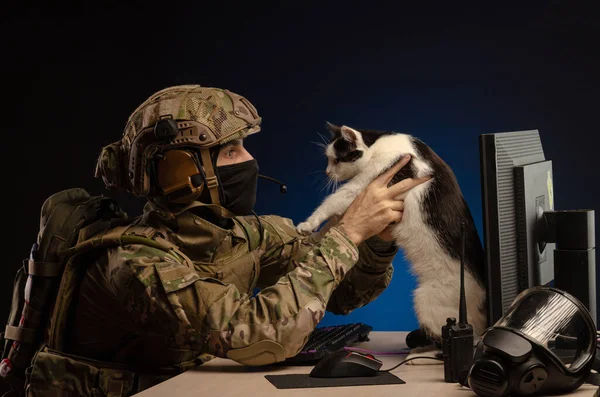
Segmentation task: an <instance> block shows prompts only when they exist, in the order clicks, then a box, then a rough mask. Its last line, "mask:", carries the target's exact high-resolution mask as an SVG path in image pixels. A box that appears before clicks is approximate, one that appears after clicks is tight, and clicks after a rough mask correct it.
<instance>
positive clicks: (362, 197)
mask: <svg viewBox="0 0 600 397" xmlns="http://www.w3.org/2000/svg"><path fill="white" fill-rule="evenodd" d="M409 160H410V156H409V155H406V156H404V157H403V158H402V159H401V160H400V161H399V162H397V163H396V164H395V165H394V166H392V167H391V168H390V169H389V170H387V171H386V172H384V173H383V174H381V175H380V176H378V177H377V178H376V179H374V180H373V181H372V182H371V183H370V184H369V185H368V186H367V188H366V189H365V190H364V191H362V192H361V193H360V194H359V195H358V196H357V197H356V198H355V199H354V201H353V202H352V204H350V206H349V207H348V209H347V210H346V212H345V213H344V215H343V216H342V218H341V219H340V222H339V223H338V225H337V227H338V228H340V229H341V230H342V231H343V232H344V233H346V235H347V236H348V237H349V238H350V240H352V242H354V244H356V245H358V244H360V243H362V242H363V241H365V240H366V239H368V238H369V237H371V236H374V235H376V234H379V233H382V232H383V231H384V229H386V228H387V227H388V226H389V225H390V224H391V223H395V222H399V221H400V220H401V219H402V211H403V210H404V200H395V199H394V197H396V196H399V195H400V194H402V193H405V192H407V191H408V190H410V189H412V188H413V187H415V186H417V185H419V184H421V183H424V182H426V181H428V180H429V179H431V178H430V177H426V178H409V179H405V180H403V181H400V182H398V183H396V184H395V185H392V186H390V187H388V184H389V183H390V181H391V180H392V178H393V177H394V175H395V174H396V173H397V172H398V171H400V170H401V169H402V167H404V166H405V165H406V164H407V163H408V162H409ZM402 197H404V195H402ZM386 237H387V236H386Z"/></svg>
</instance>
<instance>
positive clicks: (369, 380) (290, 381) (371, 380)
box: [265, 372, 406, 389]
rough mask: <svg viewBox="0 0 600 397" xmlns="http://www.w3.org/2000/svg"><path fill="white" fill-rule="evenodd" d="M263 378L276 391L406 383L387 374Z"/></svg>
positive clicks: (273, 376) (299, 375) (291, 375)
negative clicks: (341, 376) (346, 376)
mask: <svg viewBox="0 0 600 397" xmlns="http://www.w3.org/2000/svg"><path fill="white" fill-rule="evenodd" d="M265 378H267V380H268V381H269V382H271V383H272V384H273V386H275V387H276V388H278V389H307V388H312V387H335V386H368V385H402V384H405V383H406V382H405V381H403V380H402V379H400V378H398V377H397V376H396V375H394V374H391V373H389V372H380V373H378V374H377V375H375V376H356V377H350V378H312V377H310V376H308V374H290V375H265Z"/></svg>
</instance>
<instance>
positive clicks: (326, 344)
mask: <svg viewBox="0 0 600 397" xmlns="http://www.w3.org/2000/svg"><path fill="white" fill-rule="evenodd" d="M372 330H373V327H371V326H370V325H366V324H363V323H353V324H344V325H334V326H330V327H318V328H316V329H315V330H314V331H313V332H312V334H310V337H309V338H308V342H306V344H305V345H304V347H303V348H302V351H301V352H300V353H298V354H297V355H295V356H294V357H290V358H288V359H287V360H285V363H287V364H297V363H305V362H306V363H310V362H314V361H318V360H320V359H322V358H323V357H325V356H326V355H328V354H330V353H333V352H335V351H337V350H340V349H342V348H344V347H346V346H350V345H352V344H354V343H356V342H363V341H368V340H369V337H368V336H369V333H370V332H371V331H372Z"/></svg>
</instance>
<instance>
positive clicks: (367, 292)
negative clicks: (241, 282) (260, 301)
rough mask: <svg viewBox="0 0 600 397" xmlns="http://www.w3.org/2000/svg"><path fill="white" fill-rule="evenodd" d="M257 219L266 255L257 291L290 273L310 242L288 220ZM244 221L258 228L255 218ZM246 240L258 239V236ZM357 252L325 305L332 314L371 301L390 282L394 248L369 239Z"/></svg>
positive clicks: (346, 311) (395, 249) (342, 312)
mask: <svg viewBox="0 0 600 397" xmlns="http://www.w3.org/2000/svg"><path fill="white" fill-rule="evenodd" d="M261 220H262V222H261V223H262V225H263V229H264V232H263V236H264V240H265V241H266V243H265V244H263V245H264V248H265V249H266V252H265V255H263V258H262V261H261V273H260V277H259V280H258V287H260V288H262V287H263V286H267V285H270V284H272V283H275V282H276V281H277V280H278V279H279V278H280V277H281V276H283V275H284V274H285V273H287V272H289V271H291V270H293V269H294V264H295V261H294V260H301V259H302V257H303V256H304V255H306V252H308V250H309V249H310V247H312V244H313V243H314V242H309V240H310V239H308V238H305V237H304V236H301V235H300V234H298V232H297V231H296V228H295V226H294V224H293V222H292V221H291V220H290V219H288V218H282V217H278V216H263V217H261ZM246 221H247V222H251V225H252V226H253V227H254V228H255V229H256V230H259V228H260V225H259V224H258V222H257V221H256V220H255V219H252V218H246ZM333 223H335V221H334V222H332V224H333ZM330 227H331V226H330V225H326V226H324V228H323V230H324V231H326V230H329V228H330ZM251 228H252V227H251ZM320 234H322V233H319V234H318V235H315V236H313V240H312V241H318V239H320V238H321V237H320ZM250 238H255V239H258V238H259V236H258V235H257V236H256V237H252V236H251V237H250ZM255 244H257V242H255ZM358 251H359V257H358V261H357V263H356V265H355V266H354V267H353V268H352V269H350V271H349V272H348V274H347V275H346V276H345V277H344V279H343V280H342V281H341V283H340V284H339V285H338V287H337V288H336V289H335V291H334V292H333V294H332V296H331V298H330V300H329V302H328V304H327V310H328V311H330V312H332V313H335V314H348V313H350V312H351V311H352V310H354V309H356V308H359V307H362V306H364V305H366V304H367V303H369V302H372V301H373V300H374V299H375V298H377V297H378V296H379V295H381V293H382V292H383V291H384V290H385V289H386V288H387V287H388V285H389V284H390V282H391V280H392V274H393V271H394V268H393V266H392V261H393V260H394V257H395V256H396V254H397V253H398V247H397V246H396V245H395V244H394V243H393V242H388V241H384V240H382V239H381V238H379V237H377V236H373V237H371V238H369V239H367V240H366V241H364V242H362V243H361V244H359V245H358Z"/></svg>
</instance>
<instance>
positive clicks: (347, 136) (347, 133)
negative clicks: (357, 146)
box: [341, 125, 358, 143]
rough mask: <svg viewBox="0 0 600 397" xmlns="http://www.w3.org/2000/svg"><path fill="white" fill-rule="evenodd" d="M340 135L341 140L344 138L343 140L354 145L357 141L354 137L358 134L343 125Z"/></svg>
mask: <svg viewBox="0 0 600 397" xmlns="http://www.w3.org/2000/svg"><path fill="white" fill-rule="evenodd" d="M341 133H342V138H344V140H345V141H346V142H349V143H356V139H357V137H356V136H357V134H358V132H357V131H356V130H353V129H352V128H350V127H347V126H345V125H344V126H342V128H341Z"/></svg>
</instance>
